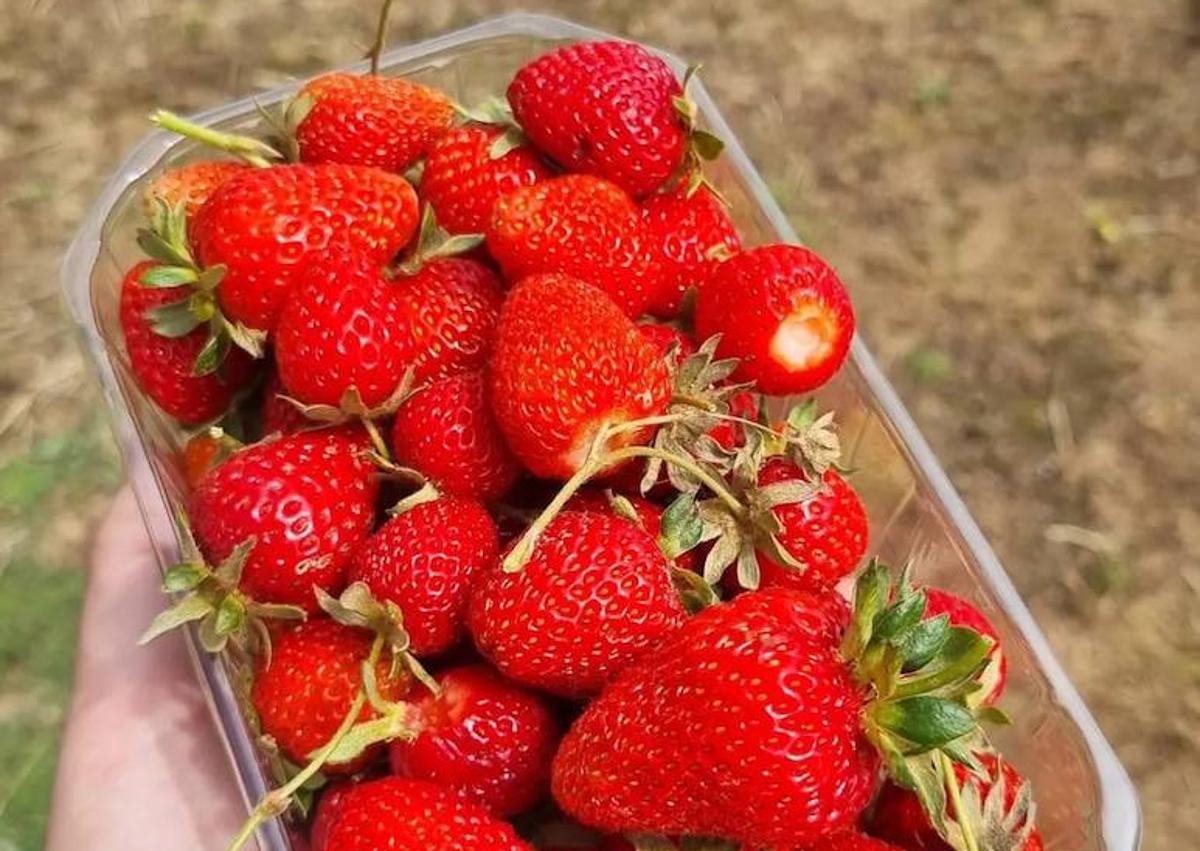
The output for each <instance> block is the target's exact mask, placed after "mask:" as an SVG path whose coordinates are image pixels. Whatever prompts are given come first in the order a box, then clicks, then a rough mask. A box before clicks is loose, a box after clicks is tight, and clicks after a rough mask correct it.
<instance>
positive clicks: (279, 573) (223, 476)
mask: <svg viewBox="0 0 1200 851" xmlns="http://www.w3.org/2000/svg"><path fill="white" fill-rule="evenodd" d="M366 446H367V443H366V438H365V436H363V434H362V433H361V432H360V431H358V430H356V429H349V428H338V429H322V430H320V431H312V432H300V433H297V434H291V435H286V436H284V437H280V438H278V439H277V440H269V441H264V442H262V443H257V444H254V445H253V446H248V447H246V448H245V449H243V450H242V451H240V452H238V453H236V454H235V455H233V456H232V457H230V458H229V460H227V461H226V462H225V463H224V464H222V465H221V466H219V467H217V468H216V469H215V470H213V471H212V472H211V473H210V474H209V475H208V476H206V477H205V479H204V481H202V482H201V483H200V486H199V487H198V488H196V490H195V492H194V493H193V494H192V498H191V503H190V509H189V511H188V514H189V516H190V517H191V520H192V528H193V531H194V532H195V535H196V540H197V541H198V542H199V544H200V547H201V549H202V550H203V551H204V554H205V555H206V556H207V557H208V559H209V561H211V562H213V563H216V562H219V561H222V560H223V559H225V558H226V557H227V556H228V555H229V554H230V553H231V552H232V551H233V549H234V547H236V546H237V545H238V544H241V543H242V542H244V541H246V540H247V539H249V538H250V537H254V538H255V539H256V543H255V545H254V548H253V550H252V551H251V552H250V556H249V558H248V559H247V560H246V565H245V568H244V569H243V572H242V578H241V589H242V590H243V591H245V592H246V593H247V594H248V595H249V596H250V597H251V598H253V599H254V600H256V601H258V602H260V603H290V604H294V605H297V606H301V607H302V608H304V609H306V610H307V611H310V612H315V611H316V610H317V601H316V597H315V595H314V593H313V586H314V585H316V586H318V587H320V588H322V589H324V590H325V591H327V592H329V593H330V594H336V593H338V591H340V590H341V588H342V586H343V585H344V584H345V577H346V568H347V566H348V564H349V562H350V556H351V553H352V551H353V548H354V547H355V546H356V545H357V544H358V543H359V542H360V541H362V540H363V539H365V538H366V536H367V534H368V532H370V529H371V524H372V522H373V520H374V516H375V496H376V493H377V491H378V482H377V481H376V479H375V477H374V475H373V467H372V465H371V464H370V462H369V461H367V460H366V458H365V457H364V451H365V449H366Z"/></svg>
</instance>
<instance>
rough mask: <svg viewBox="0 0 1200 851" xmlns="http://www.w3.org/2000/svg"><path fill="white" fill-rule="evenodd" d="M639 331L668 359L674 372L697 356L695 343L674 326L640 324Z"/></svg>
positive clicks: (656, 323) (653, 323) (655, 323)
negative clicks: (686, 361) (689, 359)
mask: <svg viewBox="0 0 1200 851" xmlns="http://www.w3.org/2000/svg"><path fill="white" fill-rule="evenodd" d="M638 331H640V332H641V334H642V336H643V337H645V338H646V339H647V340H649V341H650V342H651V343H653V344H654V347H655V348H656V349H658V351H659V354H661V355H662V356H663V357H664V358H667V363H669V364H670V365H671V370H672V371H674V370H676V369H678V368H679V365H680V364H681V363H683V362H684V361H685V360H687V359H688V358H689V357H691V356H692V355H694V354H696V343H695V341H694V340H693V339H692V338H691V337H689V336H688V335H687V333H685V332H684V331H681V330H680V329H679V328H676V327H675V326H674V325H662V324H660V323H658V322H639V323H638ZM672 347H674V348H672Z"/></svg>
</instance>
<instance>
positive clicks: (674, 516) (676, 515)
mask: <svg viewBox="0 0 1200 851" xmlns="http://www.w3.org/2000/svg"><path fill="white" fill-rule="evenodd" d="M703 534H704V521H703V520H701V519H700V511H699V509H697V507H696V495H695V494H690V493H684V494H680V495H679V496H677V497H676V498H675V499H674V500H673V501H672V502H671V504H670V505H668V506H667V508H666V510H665V511H664V512H663V515H662V525H661V526H660V528H659V534H658V546H659V549H661V550H662V551H663V553H664V554H665V555H666V556H667V558H672V559H673V558H675V557H676V556H678V555H680V554H681V553H686V552H687V551H688V550H690V549H692V548H693V547H695V546H696V545H697V544H699V543H700V536H701V535H703Z"/></svg>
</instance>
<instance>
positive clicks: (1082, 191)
mask: <svg viewBox="0 0 1200 851" xmlns="http://www.w3.org/2000/svg"><path fill="white" fill-rule="evenodd" d="M0 5H2V8H0V198H2V200H3V206H2V207H0V392H2V393H3V400H2V402H0V460H3V459H18V460H20V459H23V458H26V457H27V456H28V454H29V453H30V452H32V451H34V449H35V448H36V447H37V446H38V445H39V444H38V441H39V440H44V439H45V438H46V437H47V436H53V435H57V434H63V433H68V434H76V433H78V432H79V431H80V430H81V429H83V430H86V429H88V428H91V426H90V425H89V424H90V423H91V422H92V421H93V419H94V417H93V415H92V414H91V412H90V411H91V408H92V407H93V406H94V405H95V404H96V402H97V396H96V394H95V392H94V391H93V390H92V389H91V385H90V381H91V376H90V375H89V374H88V373H87V372H86V370H85V366H84V363H83V361H82V359H81V358H80V356H79V355H78V354H77V353H76V352H75V350H74V349H73V348H72V345H71V344H72V340H71V334H70V332H69V331H68V330H67V328H66V323H65V320H64V318H63V316H62V313H61V311H60V309H59V307H58V304H57V301H56V293H55V291H56V280H55V273H56V266H57V263H58V260H59V257H60V256H61V252H62V249H63V246H64V243H65V241H66V240H67V239H68V237H69V235H70V234H71V232H72V230H73V228H74V226H75V225H76V224H77V222H78V221H79V219H80V217H81V216H82V214H83V212H84V210H85V209H86V207H87V206H88V205H89V204H90V203H91V200H92V198H93V195H94V192H95V191H96V189H97V187H98V186H99V185H100V183H101V182H102V180H103V179H104V178H105V176H106V175H107V173H108V172H109V171H110V170H111V169H112V168H113V167H114V166H115V165H116V163H117V162H118V160H119V158H120V156H121V155H122V153H123V151H124V150H126V149H127V147H128V146H129V145H130V144H131V143H132V142H134V141H135V140H136V139H137V138H138V137H139V136H140V135H141V134H142V133H143V132H144V131H145V129H146V124H145V120H144V119H145V115H146V114H147V112H148V111H149V110H150V108H151V107H152V106H155V105H159V104H163V105H168V106H171V107H173V108H175V109H178V110H181V111H188V110H194V109H198V108H201V107H205V106H209V105H212V104H215V103H218V102H220V101H224V100H226V99H228V98H230V97H233V96H236V95H243V94H246V93H248V92H251V91H253V90H254V89H255V88H256V87H260V86H264V85H268V84H274V83H277V82H280V81H282V80H284V79H287V78H288V77H289V76H302V75H305V74H307V73H309V72H311V71H313V70H315V69H318V68H320V67H322V66H324V65H327V64H329V63H337V62H341V61H344V60H346V59H347V58H350V57H352V56H354V55H356V54H357V53H358V52H360V51H361V50H362V48H363V46H364V44H365V43H366V42H367V41H368V40H369V31H370V26H371V21H370V18H371V16H372V14H373V12H372V11H371V10H370V8H369V7H373V6H374V4H373V3H361V2H359V3H354V2H349V0H343V2H334V0H290V2H284V0H278V2H252V3H248V2H244V0H173V2H162V0H94V2H92V1H91V0H5V2H4V3H3V4H0ZM396 6H397V8H396V10H395V13H394V20H393V28H392V43H400V42H403V41H406V40H411V39H414V38H419V37H423V36H427V35H430V34H433V33H437V32H441V31H444V30H446V29H449V28H452V27H456V26H461V25H464V24H466V23H469V22H473V21H475V20H477V19H479V18H481V17H484V16H486V15H489V14H494V13H497V12H499V11H506V10H507V7H505V6H504V4H502V3H493V2H483V0H444V2H440V3H408V4H406V3H397V4H396ZM542 8H544V9H545V10H546V11H551V12H557V13H558V14H561V15H563V16H566V17H573V18H576V19H578V20H581V21H584V22H588V23H592V24H594V25H596V26H600V27H603V28H606V29H611V30H613V31H617V32H623V33H626V34H628V35H630V36H633V37H637V38H642V39H646V40H649V41H652V42H655V43H658V44H662V45H664V46H667V47H670V48H671V49H673V50H675V51H676V52H678V53H680V54H683V55H686V56H688V57H690V58H693V59H696V60H701V61H703V62H704V63H705V65H706V69H707V71H706V79H707V81H708V84H709V86H710V87H711V89H712V90H713V92H714V95H715V96H716V98H717V100H718V102H719V103H720V104H721V105H722V107H723V108H724V110H725V112H726V115H727V116H728V118H729V119H730V122H731V124H732V125H733V126H734V127H735V129H736V130H737V131H738V132H739V133H740V134H741V135H742V138H743V140H744V141H745V143H746V144H747V146H748V148H749V151H750V153H751V155H752V157H753V158H754V160H755V161H756V162H757V163H758V165H759V166H760V168H761V169H762V171H763V172H764V173H765V175H766V176H767V178H768V180H769V183H770V185H771V187H772V189H773V191H774V192H775V193H776V195H777V196H778V197H779V199H780V201H781V202H782V203H783V205H784V207H785V209H786V210H787V211H788V213H789V214H790V215H791V216H792V218H793V220H794V221H795V222H796V224H797V226H798V228H799V230H800V231H801V233H802V234H803V236H804V238H805V239H806V240H808V241H809V242H811V243H812V244H814V245H815V246H816V247H817V248H818V249H819V250H820V251H822V252H823V253H825V254H826V255H827V256H828V257H829V258H830V259H831V260H832V261H833V262H834V264H835V265H836V266H837V267H839V269H840V270H841V272H842V273H843V277H844V278H845V279H846V280H848V281H850V282H852V287H853V289H854V293H855V296H856V300H857V302H858V304H859V305H860V306H861V316H862V326H863V329H862V330H863V333H864V335H865V337H866V339H867V341H868V342H869V343H870V344H871V345H872V347H873V348H874V350H875V352H876V354H877V355H878V356H879V357H880V359H881V361H882V363H883V365H884V367H885V369H886V370H887V372H888V373H889V375H890V376H891V377H892V379H893V380H894V381H895V383H896V384H897V386H898V388H899V390H900V392H901V394H902V396H903V397H904V398H905V399H906V400H907V401H908V403H909V405H910V408H911V410H912V412H913V414H914V416H915V417H916V419H917V421H918V422H919V424H920V425H921V427H922V428H923V429H924V431H925V433H926V435H927V436H928V437H929V439H930V442H931V443H932V444H933V447H934V449H935V450H936V451H937V452H938V454H939V455H940V457H941V458H942V459H943V461H944V462H945V464H946V466H947V468H948V470H949V472H950V474H951V476H952V478H953V479H954V481H955V483H956V484H957V486H958V487H959V488H960V490H961V491H962V493H963V495H964V496H965V497H966V500H967V502H968V503H969V505H970V506H971V508H972V510H973V511H974V513H975V516H976V517H977V519H978V520H979V522H980V524H981V525H982V527H983V528H984V530H985V532H986V533H987V534H988V535H989V536H990V538H991V540H992V542H993V543H994V545H995V547H996V549H997V550H998V552H999V555H1000V557H1001V559H1002V560H1003V561H1004V562H1005V564H1006V565H1007V566H1008V568H1009V570H1010V572H1011V573H1012V575H1013V577H1014V579H1015V580H1016V583H1017V585H1018V586H1019V588H1020V589H1021V591H1022V592H1023V594H1024V595H1025V597H1026V599H1027V600H1028V601H1029V604H1030V606H1031V607H1032V609H1033V611H1034V613H1035V615H1036V616H1037V618H1038V620H1039V621H1040V623H1041V624H1042V626H1043V627H1044V629H1045V630H1046V632H1047V633H1048V635H1049V637H1050V640H1051V642H1052V643H1053V645H1054V646H1055V648H1056V649H1057V651H1058V653H1059V654H1060V658H1061V659H1062V661H1063V662H1064V663H1065V665H1066V667H1067V668H1068V670H1069V671H1070V672H1071V674H1072V676H1073V678H1074V680H1075V682H1076V683H1077V684H1078V686H1079V687H1080V689H1081V690H1082V691H1083V692H1084V694H1085V696H1086V698H1087V699H1088V701H1089V703H1090V706H1091V707H1092V709H1093V710H1094V712H1095V713H1096V715H1097V716H1098V718H1099V721H1100V724H1101V726H1102V727H1103V728H1104V730H1105V731H1106V733H1107V735H1108V736H1109V737H1110V738H1111V740H1112V742H1113V744H1114V745H1115V746H1116V749H1117V750H1118V751H1119V753H1120V754H1121V756H1122V758H1123V759H1124V761H1125V763H1126V765H1127V766H1128V767H1129V769H1130V771H1131V772H1132V774H1133V775H1134V776H1135V778H1136V780H1137V782H1138V784H1139V787H1140V790H1141V795H1142V802H1143V806H1144V809H1145V815H1146V820H1147V838H1146V843H1145V846H1144V847H1145V848H1146V849H1147V851H1166V849H1168V848H1172V849H1173V848H1181V847H1189V843H1188V841H1187V840H1188V839H1192V840H1195V839H1196V838H1197V837H1200V810H1198V809H1197V808H1196V807H1195V806H1194V805H1193V804H1194V799H1195V796H1196V794H1197V792H1198V791H1200V732H1198V731H1200V614H1198V607H1197V601H1198V597H1200V564H1198V559H1197V554H1198V553H1200V499H1198V498H1197V494H1200V451H1198V450H1200V383H1198V382H1197V380H1196V377H1195V373H1194V372H1193V370H1194V369H1196V368H1197V364H1200V4H1197V3H1194V2H1193V3H1188V2H1183V0H1179V2H1169V0H1143V2H1139V3H1128V2H1120V0H989V2H982V0H977V1H976V2H951V0H891V2H880V0H844V2H833V0H810V2H800V0H795V2H780V0H769V2H759V3H754V2H744V3H736V2H728V0H727V2H723V3H710V2H702V0H657V2H654V3H644V2H641V0H611V1H610V2H605V0H596V1H595V2H587V3H566V2H562V3H555V4H547V5H545V6H543V7H542ZM101 490H102V487H101V486H100V485H96V486H94V487H91V488H88V489H84V492H81V493H79V494H77V495H76V498H75V499H73V500H72V503H71V504H72V505H73V506H75V507H76V508H75V510H73V511H71V512H70V513H69V514H68V513H67V512H66V511H65V510H63V511H61V513H60V514H59V515H58V517H59V518H60V519H59V520H58V522H57V523H56V524H51V525H50V526H49V527H47V528H48V531H43V532H39V533H38V534H42V535H44V537H45V539H46V540H47V541H53V542H54V544H53V546H50V545H46V546H43V547H41V549H39V550H38V552H43V551H44V550H46V549H47V547H49V549H50V550H51V551H53V552H56V553H59V554H61V553H62V552H64V551H70V550H72V548H73V549H74V550H75V551H78V549H79V548H80V547H81V546H82V543H83V541H84V540H85V530H86V528H87V523H86V522H81V519H80V518H81V517H83V518H85V519H86V518H87V517H90V516H92V515H93V514H94V510H95V508H94V507H95V505H96V504H97V502H99V501H102V497H97V496H91V495H90V494H92V493H93V492H100V491H101ZM79 506H82V509H81V508H79ZM0 531H3V532H4V535H6V536H8V537H7V538H3V540H0V544H3V546H0V557H6V556H5V553H7V552H8V550H9V549H11V546H10V542H9V540H8V538H11V537H12V536H13V535H17V536H18V537H19V536H20V535H22V534H24V533H23V532H22V530H21V529H19V528H17V529H14V528H13V527H12V526H11V524H10V525H9V526H5V527H3V528H2V529H0ZM0 537H3V536H0ZM6 547H7V548H8V549H6ZM64 548H65V549H64ZM62 560H63V559H62V558H60V559H58V561H62ZM50 561H54V559H50ZM66 561H67V562H69V563H74V564H77V563H78V562H79V557H78V555H77V552H76V554H75V555H73V556H72V557H68V558H66ZM55 563H58V562H57V561H56V562H55ZM2 577H3V574H2V572H0V581H2ZM3 593H4V586H3V585H0V595H2V594H3ZM0 812H3V805H0ZM1181 840H1182V844H1180V843H1181Z"/></svg>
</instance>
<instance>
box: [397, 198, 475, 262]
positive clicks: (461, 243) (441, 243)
mask: <svg viewBox="0 0 1200 851" xmlns="http://www.w3.org/2000/svg"><path fill="white" fill-rule="evenodd" d="M481 245H483V234H481V233H460V234H449V233H447V232H446V231H444V230H442V228H441V227H440V226H439V225H438V223H437V216H436V215H435V214H434V212H433V207H432V206H430V205H429V204H426V205H425V209H424V210H423V211H422V213H421V228H420V231H419V232H418V233H417V243H416V246H415V247H414V248H413V250H412V251H411V252H410V253H409V254H408V256H407V257H405V258H404V260H402V261H401V262H400V264H399V265H398V266H396V272H397V273H398V274H400V275H405V276H407V275H415V274H416V273H417V272H419V271H420V270H421V267H422V266H424V265H425V264H426V263H428V262H429V261H430V260H436V259H438V258H442V257H457V256H458V255H460V254H465V253H467V252H468V251H472V250H474V249H476V248H478V247H479V246H481Z"/></svg>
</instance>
